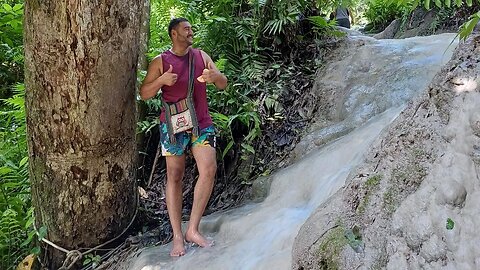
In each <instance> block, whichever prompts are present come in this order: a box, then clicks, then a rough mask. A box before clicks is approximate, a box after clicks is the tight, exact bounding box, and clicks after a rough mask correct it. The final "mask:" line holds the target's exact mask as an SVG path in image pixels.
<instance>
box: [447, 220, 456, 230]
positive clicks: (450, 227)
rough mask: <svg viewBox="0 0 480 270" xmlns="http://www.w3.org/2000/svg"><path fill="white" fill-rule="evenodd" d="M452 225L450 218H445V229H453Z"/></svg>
mask: <svg viewBox="0 0 480 270" xmlns="http://www.w3.org/2000/svg"><path fill="white" fill-rule="evenodd" d="M453 227H455V222H453V220H452V219H451V218H447V224H446V225H445V228H446V229H447V230H449V231H450V230H453Z"/></svg>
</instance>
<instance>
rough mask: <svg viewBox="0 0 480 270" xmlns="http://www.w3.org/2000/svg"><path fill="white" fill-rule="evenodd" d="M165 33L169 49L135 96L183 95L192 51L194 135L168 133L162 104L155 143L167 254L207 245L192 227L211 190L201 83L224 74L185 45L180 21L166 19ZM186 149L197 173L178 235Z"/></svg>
mask: <svg viewBox="0 0 480 270" xmlns="http://www.w3.org/2000/svg"><path fill="white" fill-rule="evenodd" d="M168 34H169V36H170V39H171V40H172V48H171V49H170V50H168V51H166V52H164V53H162V54H161V55H159V56H157V57H156V58H155V59H153V60H152V62H151V63H150V65H149V67H148V71H147V76H146V77H145V79H144V81H143V83H142V86H141V88H140V96H141V97H142V99H144V100H145V99H149V98H152V97H154V96H155V95H156V94H157V92H159V91H160V90H161V92H162V98H163V99H164V101H165V102H166V103H169V104H171V103H174V102H178V101H180V100H182V99H185V98H186V97H187V96H188V90H187V89H188V82H189V57H190V54H192V55H193V59H194V66H195V71H194V78H195V79H194V91H193V105H194V111H195V115H196V120H197V122H198V130H199V132H198V134H195V132H192V130H188V131H184V132H180V133H177V134H172V133H171V131H170V129H169V128H168V127H167V124H166V121H167V120H168V119H166V118H167V117H166V113H165V108H164V109H163V110H162V113H161V115H160V121H161V124H160V131H161V132H160V143H161V148H162V155H164V156H165V157H166V163H167V190H166V200H167V210H168V215H169V218H170V224H171V225H172V229H173V248H172V251H171V252H170V255H171V256H182V255H184V254H185V246H184V240H185V241H187V242H191V243H195V244H197V245H199V246H201V247H208V246H211V245H212V244H213V243H212V242H210V241H208V240H207V239H206V238H205V237H204V236H203V235H202V234H200V232H199V231H198V226H199V224H200V219H201V217H202V215H203V212H204V210H205V207H206V205H207V203H208V200H209V198H210V195H211V193H212V189H213V183H214V178H215V173H216V170H217V163H216V151H215V134H214V128H213V125H212V124H213V123H212V119H211V117H210V115H209V112H208V105H207V93H206V84H207V83H213V84H215V86H216V87H217V88H219V89H225V88H226V87H227V78H226V77H225V75H223V74H222V73H221V72H220V71H219V70H218V69H217V67H216V66H215V64H214V63H213V61H212V59H211V58H210V56H208V54H206V53H205V52H203V51H202V50H197V49H193V48H192V47H191V45H192V43H193V31H192V26H191V25H190V23H189V22H188V21H187V20H186V19H184V18H176V19H173V20H171V22H170V24H169V26H168ZM164 104H165V103H164ZM193 130H194V129H193ZM172 137H174V138H172ZM189 149H190V150H191V152H192V154H193V156H194V158H195V161H196V163H197V168H198V172H199V177H198V180H197V183H196V185H195V190H194V198H193V206H192V212H191V215H190V221H189V223H188V228H187V231H186V233H185V237H184V236H183V233H182V229H181V221H182V220H181V219H182V201H183V198H182V194H183V193H182V192H183V191H182V179H183V175H184V173H185V152H186V151H187V150H189Z"/></svg>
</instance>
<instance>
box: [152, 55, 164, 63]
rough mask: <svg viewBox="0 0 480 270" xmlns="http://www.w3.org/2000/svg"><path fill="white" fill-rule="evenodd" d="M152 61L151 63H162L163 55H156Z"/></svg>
mask: <svg viewBox="0 0 480 270" xmlns="http://www.w3.org/2000/svg"><path fill="white" fill-rule="evenodd" d="M150 63H151V64H153V63H156V64H162V55H161V54H159V55H157V56H155V57H154V58H153V59H152V61H151V62H150Z"/></svg>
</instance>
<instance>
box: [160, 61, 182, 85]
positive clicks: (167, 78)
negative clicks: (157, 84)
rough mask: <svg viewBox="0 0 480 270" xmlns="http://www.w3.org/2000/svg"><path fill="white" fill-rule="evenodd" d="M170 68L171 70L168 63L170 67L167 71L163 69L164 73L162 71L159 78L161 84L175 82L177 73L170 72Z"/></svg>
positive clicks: (172, 83)
mask: <svg viewBox="0 0 480 270" xmlns="http://www.w3.org/2000/svg"><path fill="white" fill-rule="evenodd" d="M172 70H173V67H172V65H170V68H169V69H168V70H167V71H165V73H163V74H162V76H160V78H161V79H162V84H163V85H168V86H172V85H174V84H175V83H176V82H177V77H178V75H177V74H176V73H172Z"/></svg>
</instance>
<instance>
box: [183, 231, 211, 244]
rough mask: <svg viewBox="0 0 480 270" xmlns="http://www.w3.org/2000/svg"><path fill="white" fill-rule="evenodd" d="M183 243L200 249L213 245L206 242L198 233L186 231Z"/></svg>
mask: <svg viewBox="0 0 480 270" xmlns="http://www.w3.org/2000/svg"><path fill="white" fill-rule="evenodd" d="M185 241H187V242H191V243H195V244H197V245H199V246H201V247H212V246H213V245H214V242H213V241H209V240H207V239H206V238H205V237H203V235H201V234H200V233H199V232H198V231H196V232H190V231H187V233H186V234H185Z"/></svg>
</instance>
